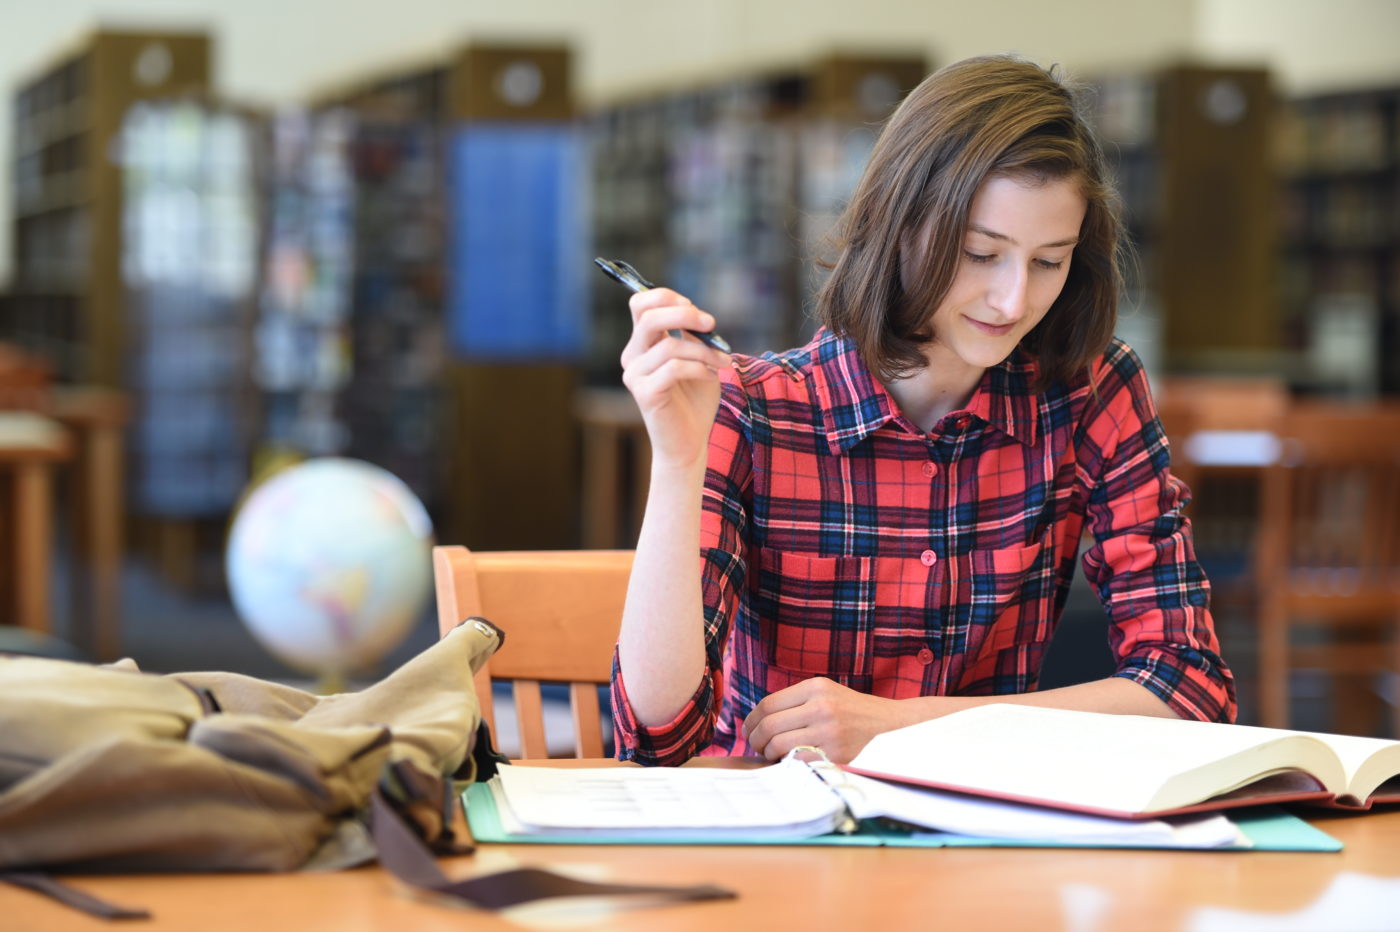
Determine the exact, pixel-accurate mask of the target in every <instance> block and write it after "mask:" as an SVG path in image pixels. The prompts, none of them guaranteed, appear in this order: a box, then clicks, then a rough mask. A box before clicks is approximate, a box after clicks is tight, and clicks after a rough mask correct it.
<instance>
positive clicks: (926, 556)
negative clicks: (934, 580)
mask: <svg viewBox="0 0 1400 932" xmlns="http://www.w3.org/2000/svg"><path fill="white" fill-rule="evenodd" d="M919 562H920V563H922V564H923V565H924V566H933V564H935V563H937V562H938V554H936V553H934V552H933V551H932V550H925V551H924V552H923V553H921V554H919Z"/></svg>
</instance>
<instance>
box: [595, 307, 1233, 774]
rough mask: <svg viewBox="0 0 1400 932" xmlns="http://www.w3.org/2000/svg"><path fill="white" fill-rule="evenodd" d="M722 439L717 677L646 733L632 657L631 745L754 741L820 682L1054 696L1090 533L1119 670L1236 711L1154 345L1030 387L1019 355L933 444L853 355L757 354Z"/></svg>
mask: <svg viewBox="0 0 1400 932" xmlns="http://www.w3.org/2000/svg"><path fill="white" fill-rule="evenodd" d="M735 358H736V360H737V361H738V367H737V372H728V373H726V374H725V375H724V380H725V381H724V386H723V395H722V400H721V403H720V408H719V413H718V416H717V417H716V421H715V426H714V429H713V431H712V433H711V436H710V452H709V464H708V471H707V475H706V480H705V490H704V514H703V518H702V530H701V537H702V540H701V550H700V552H701V559H702V561H703V575H702V587H703V595H704V607H705V610H704V625H705V645H706V669H705V675H704V676H703V677H702V678H701V681H700V682H699V683H698V684H697V685H696V688H695V693H694V695H693V696H692V698H691V700H690V701H689V703H687V705H686V706H685V708H683V709H682V710H681V711H680V713H679V714H678V715H677V716H676V717H675V719H674V720H672V721H671V722H669V723H667V724H665V725H662V726H658V727H651V728H648V727H643V726H641V725H640V724H638V722H637V721H636V718H635V717H634V716H633V714H632V710H631V707H630V705H629V703H628V700H627V690H626V686H625V684H624V683H623V681H622V678H621V675H620V672H619V670H618V667H617V664H616V661H614V667H613V684H612V705H613V721H614V727H615V732H616V739H617V742H616V743H617V751H618V756H619V757H621V758H624V759H632V760H637V761H641V762H644V763H659V764H671V763H679V762H680V761H683V760H685V759H686V758H688V757H691V756H693V755H696V754H705V755H711V754H714V755H718V754H747V753H752V752H751V751H750V749H749V747H748V743H747V742H746V741H745V740H744V736H743V732H742V728H741V726H742V724H743V721H744V717H745V716H746V715H748V713H749V712H750V711H751V710H752V709H753V707H754V706H755V705H756V704H757V703H758V701H759V700H760V699H762V698H763V697H764V696H766V695H768V694H769V693H771V692H776V691H777V690H780V689H783V688H784V687H787V686H791V685H793V684H794V683H797V682H799V681H801V680H804V679H807V678H809V677H813V676H826V677H830V678H831V679H833V680H835V681H837V682H839V683H842V684H844V685H846V686H849V687H851V688H852V689H857V690H860V691H862V692H866V693H871V694H874V695H877V696H886V697H890V698H895V699H901V698H908V697H913V696H927V695H963V696H980V695H993V694H1007V693H1022V692H1027V691H1030V690H1033V689H1035V688H1036V682H1037V680H1038V678H1039V675H1040V668H1041V663H1042V661H1043V660H1044V657H1045V651H1046V647H1047V646H1048V644H1049V642H1050V636H1051V634H1053V632H1054V630H1055V626H1056V623H1057V622H1058V621H1059V618H1060V615H1061V613H1062V611H1063V609H1064V605H1065V597H1066V594H1067V593H1068V591H1069V587H1070V581H1071V578H1072V576H1073V573H1074V564H1075V558H1076V556H1077V555H1078V551H1079V547H1080V541H1081V536H1082V535H1083V532H1084V531H1085V530H1086V528H1087V530H1088V531H1089V532H1090V533H1091V534H1092V542H1091V543H1090V544H1089V547H1088V549H1087V551H1086V552H1085V554H1084V557H1083V565H1084V572H1085V574H1086V576H1087V578H1088V579H1089V581H1090V582H1091V583H1092V584H1093V586H1094V587H1095V590H1096V591H1097V593H1098V594H1099V597H1100V599H1101V600H1102V602H1103V604H1104V605H1105V607H1106V608H1107V611H1108V614H1109V622H1110V627H1109V646H1110V648H1111V649H1112V651H1113V654H1114V656H1115V657H1116V658H1117V668H1116V673H1115V675H1117V676H1122V677H1126V678H1127V679H1130V680H1132V681H1134V682H1136V683H1140V684H1142V685H1143V686H1145V687H1147V688H1148V689H1150V690H1151V691H1152V692H1153V693H1154V694H1156V695H1157V696H1158V697H1160V698H1161V699H1162V700H1163V701H1164V702H1166V703H1167V704H1168V705H1169V706H1170V707H1171V708H1172V709H1173V711H1175V712H1176V713H1177V714H1178V715H1181V716H1183V717H1185V718H1192V719H1204V720H1210V721H1231V720H1233V718H1234V715H1235V698H1234V683H1233V678H1232V677H1231V674H1230V672H1229V670H1228V669H1227V668H1226V666H1225V664H1224V662H1223V661H1222V660H1221V658H1220V655H1219V647H1218V644H1217V641H1216V636H1215V631H1214V626H1213V623H1212V620H1211V615H1210V610H1209V607H1208V606H1209V585H1208V583H1207V582H1206V579H1205V577H1204V575H1203V574H1202V572H1201V569H1200V567H1199V565H1198V564H1197V562H1196V558H1195V554H1194V551H1193V547H1192V543H1191V532H1190V525H1189V522H1188V521H1187V520H1186V519H1185V518H1184V517H1183V516H1182V514H1181V509H1182V507H1184V505H1185V504H1186V502H1187V501H1188V500H1189V493H1188V491H1187V489H1186V487H1185V486H1184V485H1183V484H1182V483H1181V482H1180V481H1179V480H1177V479H1176V478H1175V477H1173V476H1172V475H1171V474H1170V473H1169V472H1168V465H1169V463H1168V459H1169V457H1168V451H1167V444H1166V438H1165V436H1164V435H1163V433H1162V427H1161V423H1160V422H1159V421H1158V420H1157V415H1156V411H1155V409H1154V407H1153V403H1152V397H1151V394H1150V392H1149V389H1148V384H1147V378H1146V376H1145V374H1144V373H1143V370H1142V365H1141V363H1140V362H1139V360H1138V358H1137V357H1136V356H1135V355H1134V354H1133V352H1132V350H1130V349H1129V348H1128V347H1127V346H1126V345H1124V344H1123V343H1121V342H1118V341H1114V342H1113V344H1112V345H1111V346H1110V347H1109V348H1108V350H1107V352H1106V353H1105V354H1104V356H1103V357H1102V358H1101V359H1100V360H1099V361H1098V362H1097V363H1096V365H1095V366H1094V367H1093V372H1092V379H1093V381H1094V383H1095V384H1096V385H1097V392H1095V391H1093V390H1091V388H1090V374H1089V373H1086V374H1085V375H1084V376H1083V377H1081V378H1079V379H1077V380H1075V381H1074V382H1073V383H1072V384H1069V385H1054V386H1051V387H1050V388H1049V389H1048V390H1046V391H1045V392H1043V393H1040V394H1036V393H1034V392H1032V391H1031V384H1032V383H1033V381H1034V379H1035V375H1036V370H1035V364H1034V362H1033V361H1031V360H1030V359H1029V358H1028V357H1027V356H1026V355H1025V354H1024V353H1022V352H1021V351H1019V350H1018V351H1017V352H1016V353H1013V354H1012V356H1011V357H1010V358H1009V359H1008V360H1007V361H1005V362H1003V363H1002V364H1001V365H998V366H995V367H993V368H991V369H989V370H987V372H986V375H985V376H984V377H983V379H982V381H981V383H980V385H979V386H978V388H977V390H976V391H975V392H974V393H973V396H972V398H971V399H970V400H969V402H968V404H967V407H966V408H964V409H962V410H959V411H954V412H952V413H950V414H948V415H947V416H946V417H944V418H942V419H941V420H940V421H939V422H938V424H937V425H935V427H934V429H933V431H932V432H930V433H924V432H923V431H921V430H919V429H918V428H917V427H916V426H914V424H913V423H911V422H910V421H909V420H908V419H907V418H905V417H904V416H903V415H902V414H901V413H900V412H899V409H898V407H897V406H896V404H895V402H894V399H893V398H892V397H891V396H890V394H889V393H888V392H887V391H886V390H885V388H884V387H883V386H882V385H881V384H880V383H879V382H878V381H877V380H876V379H875V378H873V377H872V376H871V374H870V372H869V371H868V370H867V369H866V367H865V366H864V364H863V363H862V362H861V359H860V356H859V354H858V353H857V352H856V351H855V349H854V347H853V345H852V344H851V343H850V341H849V340H847V339H846V338H844V337H841V336H838V335H835V334H832V333H830V332H828V331H825V330H823V331H821V332H819V333H818V334H817V336H816V337H815V339H814V340H813V341H812V342H811V343H810V344H808V345H807V346H805V347H803V348H801V349H795V350H791V351H788V352H786V353H782V354H765V355H764V356H763V357H758V358H755V357H744V356H736V357H735Z"/></svg>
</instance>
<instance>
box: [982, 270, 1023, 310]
mask: <svg viewBox="0 0 1400 932" xmlns="http://www.w3.org/2000/svg"><path fill="white" fill-rule="evenodd" d="M1028 284H1029V281H1028V275H1027V273H1026V270H1025V269H1013V268H1007V269H1005V270H1004V271H1003V272H1002V273H1001V274H1000V275H998V276H997V278H996V281H994V282H993V283H992V288H991V292H990V294H989V295H988V297H987V303H988V304H990V305H991V307H992V309H993V310H995V311H996V312H998V313H999V314H1001V316H1002V318H1003V322H1004V323H1010V322H1011V321H1014V320H1020V319H1021V318H1022V317H1024V316H1025V314H1026V291H1027V287H1028Z"/></svg>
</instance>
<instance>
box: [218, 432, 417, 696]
mask: <svg viewBox="0 0 1400 932" xmlns="http://www.w3.org/2000/svg"><path fill="white" fill-rule="evenodd" d="M432 545H433V539H432V521H431V520H430V519H429V518H428V513H427V511H426V510H425V509H424V508H423V505H422V503H421V502H420V501H418V499H417V498H416V497H415V496H414V494H413V492H412V491H410V490H409V488H408V486H406V485H404V483H403V482H402V481H400V480H399V479H398V478H397V477H396V476H394V475H393V474H392V473H389V472H387V471H385V470H383V469H380V468H379V467H378V466H373V465H371V464H369V463H365V462H361V461H360V460H353V459H341V458H333V457H327V458H319V459H311V460H307V461H305V462H302V463H299V464H297V465H295V466H292V467H289V468H287V469H284V470H282V471H281V472H278V473H276V474H275V475H273V476H272V477H271V478H269V479H267V480H266V481H264V482H263V483H262V484H261V485H258V486H256V487H255V488H254V489H253V490H252V491H251V492H250V493H249V494H248V495H247V497H246V498H245V499H244V501H243V504H242V505H241V506H240V507H239V508H238V511H237V513H236V514H235V516H234V520H233V526H232V528H231V529H230V532H229V540H228V549H227V552H226V554H225V570H226V572H227V576H228V584H229V591H230V594H231V595H232V597H233V604H234V608H235V610H236V611H237V612H238V616H239V618H241V619H242V621H243V623H244V624H245V625H246V626H247V628H248V630H249V631H250V632H251V633H252V635H253V637H254V638H255V639H256V640H257V641H258V642H259V643H260V644H262V646H263V647H265V648H266V649H267V650H268V651H269V652H271V653H272V654H273V655H274V656H276V657H277V658H279V659H280V660H282V661H283V662H284V663H287V664H288V665H290V666H292V667H294V668H297V669H300V670H304V671H308V672H312V673H317V674H319V675H320V676H321V677H322V678H323V684H325V683H330V684H338V683H340V682H342V681H343V679H344V677H345V675H346V674H349V673H352V672H354V671H357V670H362V669H364V668H366V667H369V666H372V665H373V663H374V662H375V661H376V660H378V659H380V658H381V657H383V656H384V655H385V654H387V653H388V652H389V651H391V650H393V649H394V647H396V646H397V645H398V644H399V643H400V642H401V641H402V640H403V639H404V637H405V636H407V634H408V633H409V631H410V630H411V629H412V628H413V625H414V623H415V622H416V621H417V619H418V617H419V614H420V612H421V611H422V609H423V604H424V601H425V600H426V598H427V596H428V593H429V591H430V588H431V583H432Z"/></svg>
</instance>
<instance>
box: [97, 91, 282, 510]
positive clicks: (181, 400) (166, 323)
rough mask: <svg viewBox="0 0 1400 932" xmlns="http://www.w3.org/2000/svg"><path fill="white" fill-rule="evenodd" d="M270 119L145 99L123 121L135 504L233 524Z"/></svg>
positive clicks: (252, 423) (245, 453)
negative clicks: (229, 517) (266, 130)
mask: <svg viewBox="0 0 1400 932" xmlns="http://www.w3.org/2000/svg"><path fill="white" fill-rule="evenodd" d="M264 142H265V140H264V121H263V119H262V117H261V115H259V114H256V113H252V112H250V111H247V110H245V109H242V108H238V107H235V106H232V105H228V104H221V103H216V102H212V101H208V100H196V99H170V100H162V101H140V102H137V103H135V104H133V105H132V106H131V107H130V108H129V109H128V110H127V115H126V119H125V120H124V121H123V123H122V131H121V136H120V145H119V146H118V147H116V150H115V153H114V154H115V156H116V158H117V159H118V161H119V162H120V167H121V178H122V185H123V188H122V243H121V246H122V251H121V272H122V279H123V289H124V290H123V296H124V309H125V310H124V316H125V322H124V323H125V326H124V330H125V338H126V340H125V342H126V351H125V353H124V358H125V361H124V366H123V368H124V370H125V376H124V385H125V388H126V389H127V391H128V393H129V396H130V398H131V402H132V407H133V411H134V416H133V418H132V420H131V422H130V424H129V427H128V436H129V441H128V463H127V466H128V476H129V483H128V485H129V488H128V501H129V503H130V505H131V508H132V510H133V511H134V512H135V513H136V514H139V515H142V516H147V517H158V518H161V519H174V520H179V521H185V520H192V519H216V520H222V519H223V518H224V517H225V516H226V515H227V514H228V513H229V512H230V511H231V510H232V508H233V506H234V504H235V502H236V501H237V500H238V497H239V495H240V494H241V492H242V491H243V489H244V487H245V486H246V484H247V482H248V477H249V474H248V468H249V460H250V451H251V443H252V437H253V434H254V431H255V427H256V419H257V406H256V398H255V395H254V392H253V387H252V383H251V380H250V377H249V370H250V363H251V357H252V352H251V349H252V347H251V341H252V319H253V309H254V304H255V299H256V295H257V288H258V280H259V274H260V270H261V256H260V249H259V247H260V245H261V230H262V221H263V213H264V212H263V197H264V194H263V177H264V176H263V170H264V164H263V159H264V152H265V146H264Z"/></svg>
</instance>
